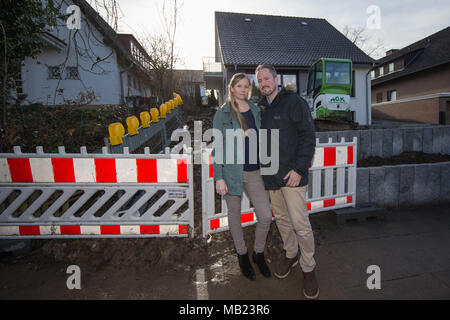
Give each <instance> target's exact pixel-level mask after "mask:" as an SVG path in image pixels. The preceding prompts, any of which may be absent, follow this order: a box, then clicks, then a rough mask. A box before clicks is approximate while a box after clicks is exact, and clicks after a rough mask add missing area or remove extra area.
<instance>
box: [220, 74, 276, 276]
mask: <svg viewBox="0 0 450 320" xmlns="http://www.w3.org/2000/svg"><path fill="white" fill-rule="evenodd" d="M249 97H250V79H249V78H248V77H247V76H246V75H245V74H243V73H238V74H235V75H234V76H233V78H232V79H231V81H230V84H229V85H228V99H227V102H226V103H225V104H224V105H223V106H222V107H220V108H219V109H218V110H217V112H216V115H215V116H214V121H213V126H214V128H215V129H217V130H220V131H221V133H222V139H223V140H222V141H217V140H216V141H215V142H214V144H216V143H222V146H223V147H222V150H223V152H222V156H223V159H216V158H215V156H216V148H214V149H213V159H214V160H215V161H213V168H214V180H215V182H216V191H217V193H218V194H220V195H222V196H224V198H225V201H226V203H227V207H228V223H229V226H230V232H231V236H232V237H233V242H234V245H235V248H236V252H237V255H238V261H239V266H240V268H241V271H242V273H243V274H244V276H245V277H247V278H248V279H250V280H255V278H256V276H255V271H254V270H253V267H252V265H251V263H250V259H249V256H248V252H247V247H246V245H245V241H244V236H243V232H242V225H241V199H242V194H243V192H244V191H245V193H246V194H247V196H248V198H249V199H250V201H251V202H252V204H253V206H254V208H255V214H256V216H257V219H258V223H257V225H256V230H255V245H254V251H253V262H254V263H256V264H257V266H258V268H259V270H260V272H261V273H262V274H263V275H264V276H265V277H267V278H269V277H270V276H271V272H270V269H269V267H268V266H267V264H266V261H265V258H264V249H265V245H266V238H267V234H268V232H269V229H270V224H271V222H272V216H271V211H270V202H269V194H268V192H267V191H266V190H265V189H264V185H263V181H262V177H261V175H260V170H259V168H260V167H259V161H258V152H257V150H258V138H257V137H258V130H259V128H260V125H261V116H260V109H259V107H257V106H255V105H254V104H253V103H252V102H250V101H249V100H248V99H249ZM227 130H228V131H229V130H233V131H232V132H233V133H234V134H233V135H232V137H233V140H234V141H233V142H234V143H233V144H232V146H233V148H234V150H230V148H227V141H226V139H227ZM239 133H243V134H241V135H239ZM235 136H237V137H238V139H244V136H245V140H244V141H243V143H242V144H241V143H239V142H238V141H237V140H236V139H235ZM250 137H252V139H250ZM238 147H239V150H238ZM242 147H244V148H242ZM229 152H233V155H234V161H232V163H227V162H226V160H227V153H229ZM217 153H218V152H217ZM244 156H245V163H244V164H242V162H243V161H238V159H241V160H244ZM219 160H223V161H219ZM220 163H223V164H220Z"/></svg>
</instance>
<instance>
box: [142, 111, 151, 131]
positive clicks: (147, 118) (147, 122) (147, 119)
mask: <svg viewBox="0 0 450 320" xmlns="http://www.w3.org/2000/svg"><path fill="white" fill-rule="evenodd" d="M140 117H141V123H142V128H148V127H150V121H151V118H150V114H149V113H148V112H147V111H145V112H141V114H140Z"/></svg>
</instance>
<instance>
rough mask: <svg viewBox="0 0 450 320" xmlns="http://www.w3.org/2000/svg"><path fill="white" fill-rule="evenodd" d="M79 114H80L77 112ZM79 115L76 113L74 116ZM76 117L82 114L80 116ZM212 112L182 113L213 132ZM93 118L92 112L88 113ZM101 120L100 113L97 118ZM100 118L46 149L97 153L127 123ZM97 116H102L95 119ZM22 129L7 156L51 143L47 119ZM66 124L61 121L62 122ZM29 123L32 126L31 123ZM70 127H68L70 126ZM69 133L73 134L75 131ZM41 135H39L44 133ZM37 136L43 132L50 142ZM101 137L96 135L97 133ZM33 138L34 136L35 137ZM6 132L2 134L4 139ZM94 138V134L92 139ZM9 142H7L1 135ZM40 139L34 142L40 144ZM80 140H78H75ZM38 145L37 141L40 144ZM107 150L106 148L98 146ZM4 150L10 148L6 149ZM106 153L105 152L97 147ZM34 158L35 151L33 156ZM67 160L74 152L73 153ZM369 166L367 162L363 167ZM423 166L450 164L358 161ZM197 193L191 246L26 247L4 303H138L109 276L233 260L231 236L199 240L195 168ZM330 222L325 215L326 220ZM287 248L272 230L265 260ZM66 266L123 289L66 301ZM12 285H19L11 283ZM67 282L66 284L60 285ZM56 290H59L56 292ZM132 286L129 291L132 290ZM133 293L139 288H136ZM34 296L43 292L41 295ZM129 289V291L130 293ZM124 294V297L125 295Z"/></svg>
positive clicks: (7, 270)
mask: <svg viewBox="0 0 450 320" xmlns="http://www.w3.org/2000/svg"><path fill="white" fill-rule="evenodd" d="M76 111H77V110H76ZM73 112H75V111H73ZM77 112H78V111H77ZM214 112H215V110H214V109H211V108H186V111H185V123H186V125H187V126H188V127H189V128H190V130H193V121H194V120H202V121H203V130H206V129H208V128H209V127H211V125H212V116H213V115H214ZM91 113H92V112H91ZM94 113H95V114H97V113H96V112H94ZM94 113H92V115H90V116H86V115H83V116H81V115H80V113H72V116H73V114H76V116H73V117H77V118H78V119H79V120H80V121H84V120H83V119H88V118H89V119H92V121H93V122H95V123H97V120H96V118H95V115H94ZM107 114H108V115H106V113H105V112H103V116H102V117H100V118H101V121H103V122H101V123H100V122H98V124H100V125H98V126H96V127H99V128H100V127H102V128H103V131H102V130H100V129H98V130H97V129H92V130H91V132H93V133H92V136H91V138H90V140H83V139H82V138H81V137H82V132H83V131H77V130H87V129H86V128H85V127H84V126H82V125H81V124H76V123H73V122H70V121H69V120H66V122H62V120H61V123H64V125H65V127H64V132H65V135H62V134H61V135H58V137H59V138H55V139H54V140H55V141H53V142H52V143H53V144H50V143H49V144H48V148H49V149H52V148H54V147H55V146H57V145H61V144H60V143H61V141H62V142H64V141H68V143H69V146H70V147H69V149H70V148H71V149H76V148H77V146H75V145H76V143H77V142H81V145H89V146H90V148H91V149H92V150H94V149H96V148H97V146H96V145H94V143H93V142H92V141H93V140H92V139H93V138H94V137H95V138H96V139H98V137H100V136H101V137H103V136H104V134H105V132H104V129H105V125H106V126H107V125H108V124H109V123H111V121H112V120H118V119H121V120H122V119H123V117H124V116H126V112H123V110H122V111H121V112H119V111H117V113H116V112H107ZM97 115H98V114H97ZM26 117H27V116H24V121H25V122H26V121H28V122H29V124H28V127H26V130H25V129H23V128H21V129H19V128H17V126H20V124H19V125H18V124H14V128H15V129H14V130H15V131H8V132H9V134H8V135H6V137H7V138H8V139H9V140H7V141H5V140H3V144H2V148H1V149H2V151H3V152H5V150H7V149H9V148H10V147H11V146H12V145H17V144H21V143H22V142H23V144H25V146H26V148H25V149H30V148H32V147H31V145H32V144H33V143H35V142H36V141H40V142H42V141H43V140H42V139H38V138H37V136H40V137H41V138H43V137H44V136H47V137H50V136H51V134H52V133H51V131H50V129H49V127H48V126H47V128H42V123H41V126H37V125H36V124H35V122H36V121H41V122H44V121H45V119H44V117H42V118H40V119H38V120H33V119H31V118H30V119H28V118H26ZM61 117H63V114H61ZM26 119H28V120H26ZM47 120H48V121H50V122H51V123H52V124H51V126H53V127H52V128H53V129H54V130H59V131H61V132H62V131H63V129H61V128H59V129H58V127H57V123H58V119H57V117H56V116H55V117H50V118H49V119H47ZM68 122H69V124H70V125H69V127H67V126H66V125H67V123H68ZM71 127H73V128H72V129H74V131H72V130H70V129H71ZM39 128H40V129H39ZM37 130H46V131H45V135H44V134H42V132H44V131H41V132H37V133H36V131H37ZM97 131H98V132H97ZM30 132H31V133H32V134H31V136H30V137H29V138H28V140H26V139H27V138H26V137H24V136H22V137H21V136H16V135H18V134H20V133H22V134H23V135H27V134H29V133H30ZM33 132H34V134H33ZM4 133H5V131H4V132H3V134H4ZM94 133H95V134H94ZM4 136H5V135H4ZM35 136H36V137H35ZM77 137H78V138H79V139H77ZM36 139H37V140H36ZM101 142H102V140H101ZM7 143H10V144H9V145H7ZM100 146H101V144H100ZM30 151H32V150H30ZM68 151H69V152H70V150H68ZM364 161H365V162H364ZM415 161H419V163H423V162H430V161H431V162H436V161H438V162H440V161H450V159H449V157H448V156H439V155H425V154H419V153H408V154H403V155H400V156H398V157H394V158H392V159H367V160H361V161H360V162H359V164H358V166H369V165H370V166H372V165H387V164H399V163H411V162H414V163H415ZM194 176H195V186H194V193H195V196H194V199H195V204H194V209H195V213H194V216H195V226H196V227H195V237H194V239H188V238H152V239H91V240H81V239H79V240H78V239H72V240H61V239H58V240H33V241H29V242H27V246H30V247H29V249H30V250H22V251H18V252H16V253H0V299H9V298H19V299H21V298H24V299H28V298H38V299H40V298H43V299H46V298H56V299H58V298H88V299H90V298H94V299H98V298H100V299H109V298H133V299H134V298H136V299H139V298H142V297H140V296H133V295H121V293H122V292H125V291H126V292H138V291H139V290H138V289H139V288H137V287H138V286H139V281H134V282H130V281H128V282H127V281H126V279H128V278H123V279H122V281H119V280H117V278H113V277H112V276H111V275H112V274H120V272H122V271H124V270H127V272H128V270H131V273H130V274H128V277H130V279H131V278H132V279H134V280H139V279H143V278H148V277H151V279H154V281H158V279H162V278H161V277H163V275H164V274H165V273H167V272H169V271H170V272H178V271H179V272H184V273H185V272H188V273H189V274H191V275H193V274H194V273H195V271H196V270H199V269H202V268H208V267H210V266H211V265H213V264H214V263H216V262H217V259H218V256H222V255H224V254H229V255H230V254H233V253H234V249H233V242H232V239H231V236H230V234H229V232H223V233H220V234H217V235H214V236H213V238H212V241H211V242H210V243H209V244H207V243H205V242H204V241H203V239H202V238H201V207H202V206H201V179H200V166H198V165H195V166H194ZM218 204H219V198H218V197H217V205H218ZM324 214H326V213H324ZM311 220H312V221H311V222H312V225H313V229H314V234H315V239H316V245H317V246H320V245H321V240H322V232H321V225H320V224H318V223H316V222H315V219H311ZM253 233H254V227H249V228H246V229H245V231H244V235H245V238H246V242H247V246H248V248H249V250H250V251H251V249H252V244H253V242H252V241H253V240H252V239H253ZM282 252H283V248H282V241H281V238H280V236H279V233H278V230H277V228H276V226H275V224H272V227H271V230H270V233H269V236H268V242H267V249H266V256H267V257H268V258H269V259H272V260H273V259H275V258H276V257H278V256H279V255H280V254H282ZM231 263H232V264H236V261H231ZM69 265H78V266H80V267H81V268H82V270H83V274H87V275H93V274H101V275H104V276H101V277H91V282H90V286H91V287H92V288H93V289H92V290H94V291H95V289H94V288H105V286H106V284H105V282H107V281H108V279H114V281H118V282H117V283H116V284H114V283H109V284H108V285H107V286H108V288H109V289H108V290H106V289H105V290H100V291H98V294H97V293H93V294H89V295H83V294H82V293H80V294H78V295H71V294H69V293H68V290H67V287H66V286H65V283H64V281H65V280H64V279H66V278H67V276H66V274H65V271H66V268H67V267H68V266H69ZM11 279H16V280H14V281H11ZM61 281H62V283H61ZM47 282H51V283H52V284H51V285H44V284H46V283H47ZM53 283H54V284H53ZM130 286H131V287H130ZM133 286H136V288H133ZM33 288H40V289H39V290H38V291H36V290H34V289H33ZM125 288H126V289H125ZM124 290H125V291H124ZM158 297H159V296H158V295H157V294H155V295H153V296H146V298H155V299H156V298H158Z"/></svg>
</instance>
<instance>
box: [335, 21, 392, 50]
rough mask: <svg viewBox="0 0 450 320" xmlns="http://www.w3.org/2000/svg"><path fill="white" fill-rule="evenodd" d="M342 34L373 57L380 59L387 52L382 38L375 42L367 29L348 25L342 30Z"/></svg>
mask: <svg viewBox="0 0 450 320" xmlns="http://www.w3.org/2000/svg"><path fill="white" fill-rule="evenodd" d="M342 34H343V35H344V36H346V37H347V38H348V39H349V40H350V41H351V42H352V43H353V44H354V45H356V46H357V47H358V48H360V49H361V50H362V51H364V52H365V53H366V54H367V55H369V56H371V57H379V56H381V55H382V54H384V52H385V51H386V50H385V44H384V42H383V40H382V39H380V38H377V39H376V40H374V39H373V37H372V36H371V35H370V34H368V32H367V29H366V28H365V27H362V26H357V27H352V26H349V25H346V26H345V27H344V29H343V30H342Z"/></svg>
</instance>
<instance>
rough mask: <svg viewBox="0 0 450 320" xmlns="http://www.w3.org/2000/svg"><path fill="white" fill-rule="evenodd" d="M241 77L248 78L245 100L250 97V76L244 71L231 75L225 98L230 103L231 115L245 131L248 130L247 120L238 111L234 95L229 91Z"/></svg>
mask: <svg viewBox="0 0 450 320" xmlns="http://www.w3.org/2000/svg"><path fill="white" fill-rule="evenodd" d="M242 79H247V80H248V84H249V86H250V90H249V92H248V97H247V100H248V99H250V97H251V96H252V90H251V84H252V82H251V81H250V78H249V77H248V76H247V75H246V74H245V73H236V74H235V75H233V77H232V78H231V80H230V83H229V84H228V98H227V101H228V102H229V103H230V107H231V108H230V110H231V116H234V117H236V119H237V121H238V123H239V126H240V127H241V129H242V130H244V132H245V131H247V130H248V125H247V122H246V121H245V118H244V116H243V115H242V114H241V112H240V111H239V106H238V104H237V102H236V99H235V97H234V94H233V92H232V91H231V88H234V87H235V86H236V84H237V83H238V82H239V81H241V80H242Z"/></svg>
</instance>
